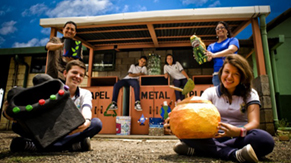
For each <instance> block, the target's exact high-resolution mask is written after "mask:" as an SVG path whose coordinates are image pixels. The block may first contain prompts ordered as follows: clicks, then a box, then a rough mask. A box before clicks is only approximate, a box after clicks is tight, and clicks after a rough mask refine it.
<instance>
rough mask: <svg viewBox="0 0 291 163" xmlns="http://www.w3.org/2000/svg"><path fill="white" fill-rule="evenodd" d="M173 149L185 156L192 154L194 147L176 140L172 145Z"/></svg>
mask: <svg viewBox="0 0 291 163" xmlns="http://www.w3.org/2000/svg"><path fill="white" fill-rule="evenodd" d="M174 151H175V152H176V153H177V154H179V155H187V156H193V155H194V148H191V147H189V146H188V145H186V144H185V143H184V142H178V143H177V144H176V145H175V146H174Z"/></svg>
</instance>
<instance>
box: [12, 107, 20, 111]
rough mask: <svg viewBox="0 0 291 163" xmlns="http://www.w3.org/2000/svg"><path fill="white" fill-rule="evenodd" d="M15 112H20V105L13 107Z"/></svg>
mask: <svg viewBox="0 0 291 163" xmlns="http://www.w3.org/2000/svg"><path fill="white" fill-rule="evenodd" d="M12 111H13V113H18V112H20V109H19V107H17V106H15V107H14V108H13V109H12Z"/></svg>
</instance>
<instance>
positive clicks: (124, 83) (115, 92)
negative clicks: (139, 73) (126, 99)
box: [112, 79, 140, 102]
mask: <svg viewBox="0 0 291 163" xmlns="http://www.w3.org/2000/svg"><path fill="white" fill-rule="evenodd" d="M124 86H126V87H129V86H132V87H133V89H134V98H135V101H140V99H139V83H138V80H137V79H122V80H119V81H118V82H117V83H115V84H114V87H113V97H112V101H114V102H117V98H118V94H119V90H120V88H122V87H124Z"/></svg>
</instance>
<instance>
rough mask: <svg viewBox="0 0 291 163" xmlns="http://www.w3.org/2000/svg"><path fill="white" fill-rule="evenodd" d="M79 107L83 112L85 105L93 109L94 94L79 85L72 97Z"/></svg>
mask: <svg viewBox="0 0 291 163" xmlns="http://www.w3.org/2000/svg"><path fill="white" fill-rule="evenodd" d="M71 99H72V100H73V102H74V103H75V105H76V106H77V108H78V109H79V111H80V112H82V110H83V107H84V106H88V107H89V108H90V109H92V94H91V92H90V91H89V90H87V89H82V88H79V87H77V90H76V93H75V96H73V97H71Z"/></svg>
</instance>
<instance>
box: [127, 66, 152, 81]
mask: <svg viewBox="0 0 291 163" xmlns="http://www.w3.org/2000/svg"><path fill="white" fill-rule="evenodd" d="M128 73H130V74H138V73H143V74H147V73H148V72H147V67H146V66H143V67H140V66H139V65H134V64H132V65H130V68H129V70H128ZM138 78H139V76H137V77H130V76H129V75H126V76H125V77H124V78H123V79H138Z"/></svg>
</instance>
